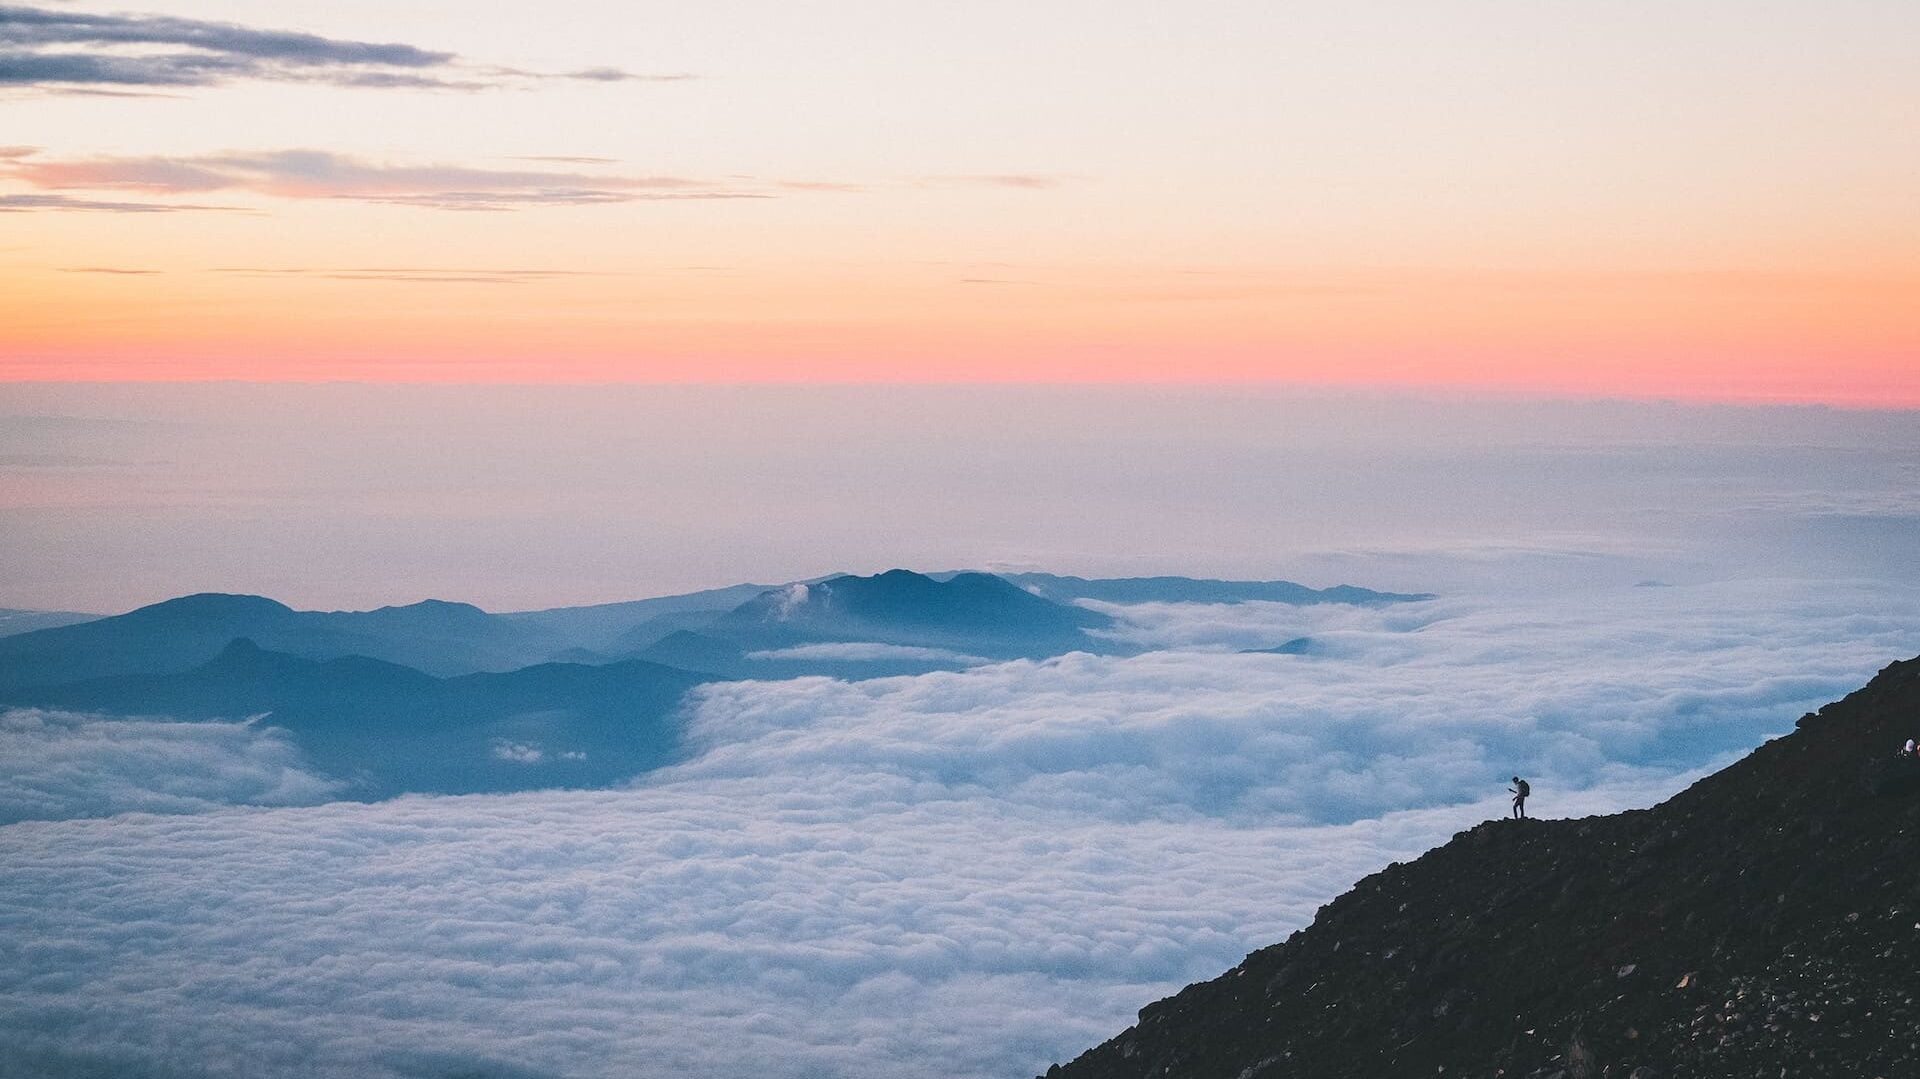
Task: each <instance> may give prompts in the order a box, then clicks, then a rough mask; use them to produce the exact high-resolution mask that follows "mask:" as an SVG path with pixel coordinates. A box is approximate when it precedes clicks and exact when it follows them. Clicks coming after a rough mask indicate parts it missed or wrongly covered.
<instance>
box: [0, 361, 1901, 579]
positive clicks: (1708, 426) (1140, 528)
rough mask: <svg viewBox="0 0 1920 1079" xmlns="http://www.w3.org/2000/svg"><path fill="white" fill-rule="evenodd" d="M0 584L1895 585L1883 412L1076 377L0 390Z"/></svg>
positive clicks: (1894, 468)
mask: <svg viewBox="0 0 1920 1079" xmlns="http://www.w3.org/2000/svg"><path fill="white" fill-rule="evenodd" d="M0 524H3V525H4V527H0V562H3V563H4V564H6V565H7V566H8V567H9V572H8V573H7V574H6V575H5V579H4V580H3V581H0V607H22V608H39V609H53V610H61V609H65V610H80V611H92V612H99V613H113V612H118V611H124V610H129V609H131V608H133V607H136V606H140V605H142V604H146V603H153V602H158V601H160V600H162V599H167V598H169V597H172V596H177V595H184V594H187V593H190V592H199V591H222V592H250V593H256V594H263V595H268V596H272V597H274V598H276V599H279V600H281V601H283V602H286V603H289V604H292V605H294V606H296V607H302V608H310V609H321V610H334V609H365V608H369V607H376V606H381V605H385V604H397V603H413V602H416V601H418V600H422V599H429V598H432V599H445V600H459V601H465V602H469V603H475V604H478V605H479V606H481V607H484V608H486V609H488V610H531V609H542V608H547V607H554V606H562V605H568V604H585V603H605V602H614V601H619V600H629V599H637V598H640V597H643V596H650V595H662V594H668V593H674V592H683V591H691V590H695V589H701V588H712V587H717V586H721V585H727V584H736V583H739V582H742V581H757V582H761V583H780V582H785V581H793V580H803V579H808V578H812V577H818V576H822V575H827V574H832V573H839V572H850V573H876V572H880V571H883V570H886V569H891V568H895V567H904V568H909V569H916V570H921V571H926V572H931V571H936V570H947V569H961V568H987V569H993V568H1000V569H1008V570H1022V569H1038V570H1043V571H1048V572H1054V573H1076V574H1080V575H1082V576H1130V575H1150V574H1156V573H1173V574H1186V575H1192V576H1213V577H1226V578H1235V579H1271V578H1287V579H1294V580H1299V581H1302V582H1304V583H1307V584H1311V585H1314V586H1316V587H1324V586H1327V585H1332V584H1339V583H1350V584H1357V585H1362V586H1365V587H1371V588H1380V589H1389V590H1397V591H1403V592H1430V591H1437V592H1448V593H1457V592H1473V593H1508V594H1517V593H1528V594H1539V593H1543V592H1548V591H1554V590H1560V591H1565V590H1569V589H1575V590H1577V589H1579V588H1584V587H1589V586H1594V585H1609V584H1618V585H1631V584H1637V583H1640V582H1643V581H1647V580H1655V581H1660V582H1664V583H1668V584H1682V583H1703V582H1710V581H1719V580H1739V579H1754V578H1762V577H1780V578H1791V579H1874V580H1884V581H1907V580H1911V578H1912V567H1913V561H1914V554H1915V552H1916V551H1920V422H1915V417H1914V414H1913V413H1911V412H1899V411H1862V410H1846V409H1834V408H1829V407H1819V406H1766V407H1759V406H1745V405H1739V406H1736V405H1704V404H1682V403H1649V402H1636V401H1604V400H1590V401H1566V400H1556V399H1546V398H1539V399H1489V398H1485V397H1479V396H1458V397H1451V398H1449V397H1438V396H1434V395H1432V394H1430V393H1429V394H1413V393H1408V392H1405V391H1395V392H1386V391H1367V392H1360V391H1333V390H1318V391H1309V390H1298V389H1283V388H1260V389H1258V390H1255V389H1238V390H1234V389H1225V388H1207V387H1188V388H1171V387H1169V388H1159V389H1149V388H1145V387H1126V386H1112V387H1090V386H919V387H914V386H893V387H871V386H811V387H794V386H657V385H654V386H647V385H635V386H485V385H480V386H440V385H365V384H333V385H305V384H242V383H230V384H229V383H192V384H164V385H155V384H118V385H115V384H14V385H0Z"/></svg>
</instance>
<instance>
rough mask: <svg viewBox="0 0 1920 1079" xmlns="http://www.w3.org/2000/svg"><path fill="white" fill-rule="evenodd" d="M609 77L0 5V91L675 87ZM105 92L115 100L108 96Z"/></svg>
mask: <svg viewBox="0 0 1920 1079" xmlns="http://www.w3.org/2000/svg"><path fill="white" fill-rule="evenodd" d="M695 77H696V76H694V75H692V74H688V73H673V74H664V75H649V74H640V73H635V72H629V71H624V70H621V69H619V68H612V67H592V68H584V69H579V70H574V71H565V72H538V71H525V70H521V69H518V68H509V67H486V68H479V67H472V66H469V65H466V64H463V63H462V61H461V59H460V57H459V56H458V55H457V54H455V53H453V52H448V51H443V50H436V49H426V48H421V47H419V46H415V45H408V44H404V43H401V42H375V41H355V40H349V39H342V38H329V37H323V36H321V35H319V34H311V33H305V32H302V31H297V30H267V29H258V28H255V27H250V26H242V25H240V24H238V23H228V22H212V21H206V20H200V19H186V18H179V17H175V16H167V15H136V14H113V15H97V14H91V13H86V12H77V11H62V10H55V9H48V8H36V7H26V6H21V5H0V88H31V89H37V90H45V91H51V92H56V93H90V92H91V93H97V92H102V88H113V87H199V86H215V85H219V84H222V83H226V82H232V81H237V80H263V81H275V82H320V83H327V84H331V85H336V86H349V87H361V88H373V89H430V90H484V89H490V88H496V87H502V86H511V85H523V84H526V83H528V82H533V81H543V80H550V79H564V80H572V81H589V82H606V83H611V82H678V81H684V80H687V79H692V78H695ZM107 92H114V91H107Z"/></svg>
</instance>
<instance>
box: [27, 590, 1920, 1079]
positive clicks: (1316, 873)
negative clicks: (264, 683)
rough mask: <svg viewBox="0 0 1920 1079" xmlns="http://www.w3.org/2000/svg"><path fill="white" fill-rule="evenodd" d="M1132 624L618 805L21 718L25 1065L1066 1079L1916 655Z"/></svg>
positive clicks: (768, 689) (732, 705) (739, 709)
mask: <svg viewBox="0 0 1920 1079" xmlns="http://www.w3.org/2000/svg"><path fill="white" fill-rule="evenodd" d="M1105 609H1107V610H1109V611H1111V612H1113V613H1116V614H1118V615H1120V616H1121V617H1122V620H1123V622H1122V628H1121V629H1120V630H1119V631H1118V632H1119V633H1120V634H1121V635H1122V636H1124V637H1126V638H1127V639H1129V640H1130V641H1132V642H1133V643H1136V644H1139V645H1142V646H1146V647H1149V648H1151V649H1153V650H1151V651H1148V652H1145V653H1144V654H1141V655H1137V656H1131V657H1094V656H1087V655H1072V656H1066V657H1061V658H1057V659H1052V660H1047V661H1042V662H1015V663H1005V664H995V665H988V666H982V667H978V668H975V669H972V670H967V671H961V672H950V673H936V674H928V675H923V676H917V677H907V678H888V679H877V680H873V681H867V682H854V683H849V682H841V681H835V680H831V679H824V678H808V679H796V680H792V681H785V682H742V683H726V684H717V685H713V686H709V687H706V688H704V689H702V690H700V691H698V692H697V694H696V696H695V697H694V698H693V699H692V700H690V702H689V705H688V716H687V721H688V723H689V729H690V738H691V741H692V747H693V748H692V752H691V755H690V756H689V758H688V759H687V760H686V761H685V762H684V763H681V764H679V765H676V766H674V767H672V768H670V769H666V770H663V771H660V772H656V773H653V774H650V775H647V776H644V777H640V778H639V779H637V780H636V781H635V782H634V783H633V785H631V786H630V787H628V788H625V789H618V790H602V791H574V792H559V791H555V792H539V793H528V794H514V795H503V796H471V797H413V796H410V797H403V798H399V799H395V800H392V801H389V802H384V803H378V804H372V805H367V804H357V803H345V802H328V801H327V799H328V798H330V797H332V788H331V787H330V786H329V782H330V780H329V779H328V778H327V777H323V776H318V775H314V774H312V773H311V772H310V771H307V770H305V769H303V768H302V766H301V765H300V762H299V761H298V760H297V758H296V757H293V756H291V752H292V751H291V748H290V746H289V745H288V744H287V743H286V742H285V741H284V740H283V739H281V737H280V736H279V735H278V734H276V733H275V732H274V731H272V730H271V729H270V728H263V727H261V726H259V725H254V726H245V725H198V724H196V725H185V724H168V723H164V722H160V721H152V722H148V721H141V722H137V723H129V722H125V721H109V720H99V719H89V718H86V717H75V716H63V715H58V714H48V713H12V714H10V715H9V716H8V717H7V718H6V720H5V721H4V723H3V724H0V749H4V750H5V752H4V753H3V754H0V814H4V817H0V819H7V820H13V821H16V822H17V823H12V824H8V825H6V826H5V827H0V864H4V865H5V866H6V872H5V873H4V874H3V875H0V924H4V926H5V931H4V932H3V933H0V1074H10V1073H19V1074H36V1075H37V1074H46V1075H82V1076H92V1075H100V1076H109V1075H129V1074H138V1075H144V1076H160V1077H167V1076H176V1075H177V1076H188V1075H194V1076H199V1075H209V1076H281V1075H285V1076H312V1077H331V1076H372V1077H398V1076H410V1077H428V1076H453V1075H470V1076H500V1077H511V1076H582V1077H592V1076H608V1077H612V1076H634V1075H692V1076H727V1075H739V1074H760V1075H763V1076H767V1077H769V1079H786V1077H794V1079H798V1077H811V1076H856V1077H858V1076H880V1075H886V1076H926V1077H935V1076H939V1077H947V1076H1013V1077H1017V1076H1024V1075H1032V1074H1034V1073H1036V1072H1037V1071H1041V1070H1044V1068H1045V1067H1046V1065H1047V1064H1048V1063H1049V1062H1051V1061H1055V1060H1064V1059H1067V1058H1070V1057H1071V1056H1073V1055H1075V1054H1077V1053H1078V1052H1079V1051H1080V1050H1082V1049H1084V1048H1086V1047H1088V1046H1090V1045H1092V1044H1094V1043H1095V1042H1098V1041H1100V1040H1102V1039H1104V1038H1105V1037H1108V1036H1110V1035H1112V1034H1114V1033H1117V1032H1118V1031H1119V1030H1120V1029H1122V1028H1124V1027H1125V1026H1127V1025H1128V1024H1129V1023H1131V1022H1132V1020H1133V1014H1134V1011H1135V1010H1136V1009H1137V1008H1139V1007H1140V1006H1141V1005H1143V1004H1145V1003H1147V1002H1149V1001H1151V1000H1154V999H1156V998H1158V997H1161V996H1164V995H1166V994H1167V993H1169V992H1171V991H1174V990H1177V989H1178V988H1179V987H1180V986H1181V985H1183V984H1186V983H1187V982H1190V981H1193V980H1197V979H1200V978H1205V977H1210V976H1212V975H1214V974H1216V973H1218V972H1220V971H1221V970H1224V969H1226V968H1228V967H1231V966H1232V965H1233V964H1234V963H1236V962H1237V961H1238V960H1239V958H1240V957H1241V956H1242V955H1243V954H1244V953H1245V952H1247V951H1248V950H1251V949H1252V948H1255V947H1259V946H1263V945H1265V944H1269V943H1272V942H1274V941H1276V940H1278V939H1281V938H1283V937H1284V936H1285V935H1286V934H1287V933H1288V932H1289V931H1291V930H1293V929H1296V928H1298V927H1300V926H1302V925H1304V924H1306V923H1307V922H1309V921H1310V920H1311V919H1312V916H1313V912H1314V910H1315V909H1316V908H1317V907H1318V906H1319V905H1320V904H1321V903H1324V902H1325V901H1326V900H1328V899H1330V898H1332V897H1333V896H1335V895H1337V894H1339V893H1340V892H1341V891H1343V890H1345V889H1346V888H1347V887H1348V886H1350V885H1351V884H1352V883H1353V881H1354V880H1356V879H1357V878H1359V877H1360V876H1362V875H1364V874H1366V873H1368V872H1371V871H1373V870H1375V869H1377V868H1379V867H1381V866H1383V865H1385V864H1387V863H1388V862H1390V861H1394V860H1402V859H1407V858H1411V857H1414V856H1417V855H1418V854H1419V853H1420V852H1421V851H1423V850H1425V849H1427V848H1429V847H1431V846H1432V845H1434V844H1435V843H1438V842H1442V841H1444V840H1445V839H1446V838H1447V836H1448V835H1450V834H1451V833H1453V832H1454V831H1456V830H1458V829H1460V828H1462V827H1465V826H1468V825H1470V824H1472V823H1474V822H1476V821H1478V820H1481V819H1484V818H1486V817H1488V816H1493V815H1498V814H1500V813H1502V812H1504V810H1505V794H1504V791H1503V788H1504V786H1505V785H1506V779H1507V777H1508V776H1509V775H1511V774H1513V773H1515V772H1519V773H1521V774H1523V775H1526V776H1528V777H1529V779H1530V780H1531V781H1532V783H1533V787H1534V791H1535V800H1534V803H1535V809H1536V811H1537V812H1538V813H1539V814H1541V815H1545V816H1564V815H1580V814H1586V813H1595V812H1606V811H1611V810H1614V809H1618V808H1623V807H1628V806H1637V805H1647V804H1651V803H1653V802H1655V801H1658V800H1659V799H1661V798H1662V797H1665V796H1666V795H1668V794H1670V793H1672V792H1673V791H1675V790H1677V789H1679V788H1680V787H1682V786H1684V785H1685V784H1686V783H1687V782H1690V781H1691V779H1692V778H1694V777H1696V776H1697V775H1699V774H1701V772H1702V771H1703V770H1706V769H1710V768H1713V767H1717V766H1719V765H1721V764H1723V763H1724V762H1726V761H1727V760H1730V759H1732V758H1733V757H1735V756H1737V755H1738V754H1739V753H1740V752H1743V751H1744V750H1745V749H1747V748H1750V747H1751V746H1753V745H1755V744H1757V743H1758V742H1760V741H1762V740H1764V739H1765V738H1766V737H1769V736H1771V735H1774V734H1778V733H1781V732H1784V731H1786V730H1789V729H1791V726H1792V722H1793V720H1794V718H1796V717H1797V716H1798V715H1799V714H1801V713H1802V712H1803V711H1806V710H1808V709H1811V708H1814V707H1817V706H1818V705H1820V704H1822V703H1824V702H1826V701H1828V700H1831V699H1834V698H1836V697H1838V696H1841V695H1843V694H1844V693H1845V692H1847V691H1849V690H1851V689H1853V688H1856V687H1857V686H1859V685H1860V684H1862V683H1864V682H1865V681H1866V680H1867V679H1868V678H1869V677H1871V675H1872V674H1873V672H1874V671H1875V670H1877V669H1878V668H1879V667H1881V666H1883V665H1884V664H1885V663H1887V662H1889V661H1891V660H1893V659H1896V658H1903V657H1906V656H1911V655H1913V654H1915V653H1916V652H1920V587H1911V586H1897V585H1889V584H1887V583H1885V582H1866V581H1857V582H1846V581H1840V582H1833V581H1829V582H1805V581H1783V580H1776V581H1748V582H1740V583H1722V584H1712V585H1692V586H1686V587H1674V588H1667V587H1640V588H1611V589H1604V590H1595V591H1593V592H1591V593H1588V594H1584V595H1580V596H1577V597H1569V596H1567V595H1557V596H1554V597H1552V598H1551V599H1539V600H1525V599H1512V598H1503V599H1484V598H1483V599H1475V598H1472V597H1457V598H1444V599H1440V600H1436V601H1433V602H1429V603H1422V604H1414V605H1406V606H1399V607H1388V608H1379V609H1359V608H1348V607H1331V606H1329V607H1288V606H1284V605H1275V604H1244V605H1238V606H1195V605H1149V606H1141V607H1129V608H1105ZM1302 636H1304V637H1308V638H1310V640H1311V641H1312V644H1311V646H1310V647H1309V648H1308V650H1307V652H1306V653H1305V654H1302V655H1271V654H1268V655H1259V654H1241V652H1240V650H1241V649H1248V648H1270V647H1273V646H1276V645H1279V644H1281V643H1283V642H1286V641H1288V640H1291V639H1293V638H1296V637H1302ZM299 803H311V804H304V805H303V804H299ZM126 810H136V811H138V812H123V811H126ZM114 813H119V814H121V815H118V816H106V814H114ZM63 817H64V818H70V819H32V818H63Z"/></svg>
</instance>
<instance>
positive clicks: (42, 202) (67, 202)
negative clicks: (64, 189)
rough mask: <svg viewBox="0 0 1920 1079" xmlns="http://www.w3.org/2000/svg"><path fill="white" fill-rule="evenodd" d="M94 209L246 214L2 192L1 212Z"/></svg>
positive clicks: (199, 206)
mask: <svg viewBox="0 0 1920 1079" xmlns="http://www.w3.org/2000/svg"><path fill="white" fill-rule="evenodd" d="M36 211H39V212H46V211H55V212H89V211H90V212H94V213H110V214H170V213H183V212H189V211H218V212H225V213H246V212H248V211H247V210H246V209H245V208H244V207H239V206H208V205H204V204H200V203H188V202H122V201H119V200H114V199H88V198H75V197H72V196H69V195H0V214H17V213H32V212H36Z"/></svg>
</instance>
